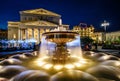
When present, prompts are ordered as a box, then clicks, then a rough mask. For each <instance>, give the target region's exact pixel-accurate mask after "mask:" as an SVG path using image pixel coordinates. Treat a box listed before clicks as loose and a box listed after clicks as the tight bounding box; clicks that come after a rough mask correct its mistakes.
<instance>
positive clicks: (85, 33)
mask: <svg viewBox="0 0 120 81" xmlns="http://www.w3.org/2000/svg"><path fill="white" fill-rule="evenodd" d="M73 31H75V32H77V33H79V34H80V36H81V37H91V38H92V39H95V37H94V27H93V26H92V25H90V26H87V25H86V26H85V27H82V26H80V25H79V26H74V27H73Z"/></svg>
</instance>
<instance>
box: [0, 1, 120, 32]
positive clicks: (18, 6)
mask: <svg viewBox="0 0 120 81" xmlns="http://www.w3.org/2000/svg"><path fill="white" fill-rule="evenodd" d="M36 8H44V9H47V10H50V11H53V12H55V13H58V14H60V15H62V19H63V24H69V25H70V28H72V27H73V26H75V25H79V23H87V24H88V25H90V24H92V25H93V26H95V27H96V28H100V24H101V23H102V22H103V21H104V20H107V21H108V22H110V26H109V28H108V30H109V31H110V30H112V31H115V30H120V2H119V0H2V1H0V28H2V29H7V21H19V19H20V18H19V17H20V15H19V11H22V10H28V9H36Z"/></svg>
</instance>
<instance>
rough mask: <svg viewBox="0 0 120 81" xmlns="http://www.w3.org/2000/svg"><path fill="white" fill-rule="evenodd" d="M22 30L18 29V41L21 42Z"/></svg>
mask: <svg viewBox="0 0 120 81" xmlns="http://www.w3.org/2000/svg"><path fill="white" fill-rule="evenodd" d="M20 32H21V31H20V28H18V40H20V39H21V38H20Z"/></svg>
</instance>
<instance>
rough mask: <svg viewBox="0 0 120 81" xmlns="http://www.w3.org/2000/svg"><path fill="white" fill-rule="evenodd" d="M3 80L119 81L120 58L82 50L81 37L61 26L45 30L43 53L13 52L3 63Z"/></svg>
mask: <svg viewBox="0 0 120 81" xmlns="http://www.w3.org/2000/svg"><path fill="white" fill-rule="evenodd" d="M0 80H4V81H120V59H119V58H118V57H115V56H113V55H107V54H105V53H95V52H92V51H88V52H85V53H82V52H81V47H80V36H79V35H78V33H76V32H72V31H69V30H66V29H65V28H63V27H62V21H61V20H60V24H59V27H58V28H57V29H55V30H51V31H50V32H46V33H43V38H42V41H41V48H40V54H36V53H24V54H18V55H13V56H11V57H9V58H8V59H5V60H3V61H1V62H0Z"/></svg>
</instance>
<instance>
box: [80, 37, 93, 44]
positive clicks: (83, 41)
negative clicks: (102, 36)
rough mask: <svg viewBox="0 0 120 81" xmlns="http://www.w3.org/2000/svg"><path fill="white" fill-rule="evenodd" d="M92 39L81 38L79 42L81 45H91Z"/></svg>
mask: <svg viewBox="0 0 120 81" xmlns="http://www.w3.org/2000/svg"><path fill="white" fill-rule="evenodd" d="M93 41H94V40H93V39H92V38H91V37H81V42H82V43H83V44H90V43H93Z"/></svg>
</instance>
